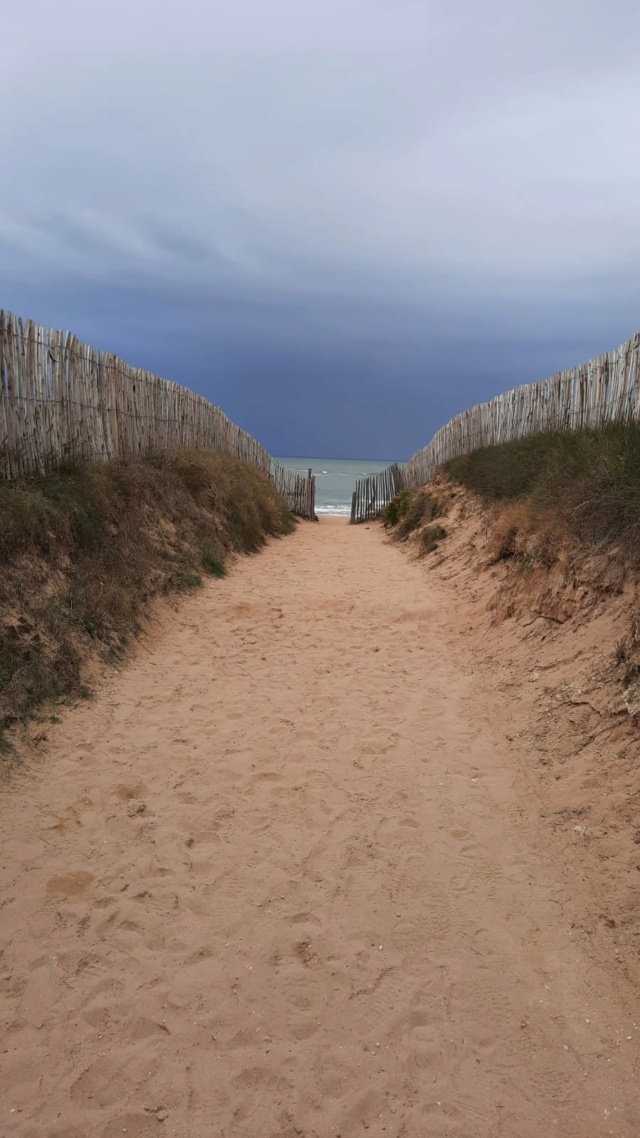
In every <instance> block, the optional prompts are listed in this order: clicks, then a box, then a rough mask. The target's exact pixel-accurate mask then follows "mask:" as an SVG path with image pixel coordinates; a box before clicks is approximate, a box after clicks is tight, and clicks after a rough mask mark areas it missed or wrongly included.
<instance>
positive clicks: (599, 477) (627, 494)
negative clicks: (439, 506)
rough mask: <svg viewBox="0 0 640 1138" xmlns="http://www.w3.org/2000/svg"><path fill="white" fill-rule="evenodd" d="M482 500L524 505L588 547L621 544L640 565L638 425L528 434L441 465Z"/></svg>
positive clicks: (627, 553)
mask: <svg viewBox="0 0 640 1138" xmlns="http://www.w3.org/2000/svg"><path fill="white" fill-rule="evenodd" d="M444 470H445V473H446V474H447V475H448V476H449V478H450V479H451V480H452V481H454V482H458V483H460V484H462V485H463V486H466V487H467V489H469V490H473V491H475V492H476V493H477V494H479V495H480V496H481V497H482V498H483V499H484V500H485V501H486V502H501V503H505V504H506V503H516V502H519V503H521V504H526V507H527V509H528V511H529V514H530V516H531V518H532V519H534V520H535V518H536V517H538V518H541V517H542V516H543V515H544V517H545V518H546V520H547V522H548V521H549V519H550V518H556V519H557V522H558V525H559V526H561V527H562V528H563V529H564V530H565V531H566V532H568V533H570V534H572V535H573V537H574V538H576V539H578V540H579V541H580V542H583V543H584V544H585V545H588V546H596V547H611V546H614V545H615V546H617V547H619V548H620V549H621V550H622V551H623V552H624V554H625V556H626V557H627V558H628V559H631V560H632V561H633V562H634V563H635V564H636V565H638V564H640V424H637V423H614V424H611V425H610V426H607V427H605V428H602V429H600V430H582V431H575V432H566V433H561V432H552V433H548V434H538V435H532V436H530V437H529V438H525V439H519V440H517V441H516V442H511V443H504V444H502V445H501V446H493V447H483V448H482V449H480V450H476V451H474V452H473V453H472V454H469V455H464V456H462V457H460V458H455V459H452V460H451V461H450V462H448V463H446V464H445V467H444Z"/></svg>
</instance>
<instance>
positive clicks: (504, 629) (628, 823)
mask: <svg viewBox="0 0 640 1138" xmlns="http://www.w3.org/2000/svg"><path fill="white" fill-rule="evenodd" d="M430 492H431V494H432V495H433V497H434V499H435V500H437V503H438V505H437V508H436V509H435V512H436V513H437V515H438V522H439V524H440V526H441V528H442V536H441V537H440V540H439V542H438V546H437V549H436V550H435V552H431V553H429V555H424V542H421V540H420V534H421V532H422V531H424V530H425V528H428V527H429V526H430V525H431V521H430V519H429V518H427V520H426V521H425V522H424V523H423V524H422V525H421V527H420V528H419V529H418V531H417V533H416V534H415V535H414V536H413V537H412V538H410V539H409V541H408V542H407V545H406V547H405V548H406V549H407V550H408V551H409V552H410V555H415V553H416V552H419V553H420V555H421V564H422V565H424V567H425V572H426V573H428V575H429V578H430V579H431V580H433V581H437V582H438V583H439V584H441V585H443V586H444V587H445V589H446V594H445V595H446V596H448V597H450V598H451V600H452V603H454V604H455V606H456V608H457V610H458V614H459V616H460V617H461V619H462V625H461V634H460V642H459V649H460V653H461V655H462V656H464V657H467V658H468V659H469V661H470V662H473V664H474V666H476V667H480V668H481V669H482V671H483V673H484V674H485V675H486V676H487V678H488V680H489V682H490V684H491V687H492V688H493V690H494V691H495V692H496V693H498V696H499V700H500V703H501V706H502V708H503V712H504V716H505V720H506V721H507V723H508V728H507V729H506V730H505V732H504V740H505V744H506V745H507V746H511V747H519V746H522V745H523V744H525V745H526V747H527V748H528V751H529V754H530V756H531V764H530V768H529V769H528V770H527V771H526V777H527V779H528V780H529V783H530V787H531V789H532V790H533V791H534V792H535V795H536V797H537V799H539V803H540V825H541V826H542V827H544V828H547V827H548V828H549V830H550V831H551V832H553V834H555V838H556V839H557V842H558V843H559V848H561V849H562V850H564V851H565V852H566V859H567V865H568V867H570V868H571V872H572V873H574V874H576V875H578V876H580V877H581V878H582V879H584V880H585V881H586V882H588V884H589V885H590V886H591V887H592V890H593V900H592V902H591V903H589V904H586V905H585V903H584V896H582V897H581V899H580V900H579V901H578V902H576V904H575V911H574V916H573V923H574V927H575V928H576V930H577V932H578V934H579V935H580V936H581V937H583V938H584V939H585V940H590V939H594V938H595V939H598V938H602V934H603V932H604V934H605V935H604V941H603V950H604V951H605V952H610V953H611V955H612V956H613V957H614V958H615V960H616V962H617V964H618V966H619V969H620V971H621V972H623V973H625V974H626V975H627V976H628V977H629V979H631V980H632V981H633V982H634V984H636V985H637V984H640V905H639V903H638V902H639V901H640V719H639V715H640V646H639V642H638V636H639V629H640V610H639V584H640V582H639V577H638V572H637V569H636V568H635V567H634V566H631V565H630V564H629V562H628V560H627V559H626V557H625V555H624V553H623V551H622V550H621V549H619V548H616V547H610V548H609V549H607V550H603V549H602V548H601V549H600V550H599V551H598V552H590V551H589V550H588V549H586V548H585V546H584V545H582V544H581V543H579V542H578V541H577V540H575V539H573V538H572V536H571V535H570V534H568V533H566V532H560V533H559V532H558V531H557V529H556V530H554V528H553V524H552V520H551V519H549V524H548V527H547V528H546V529H545V528H544V527H542V528H539V529H537V530H536V528H535V526H534V525H532V521H531V518H530V516H528V514H527V510H526V507H525V506H523V505H520V504H518V503H511V504H509V505H506V506H505V505H494V506H487V507H485V506H483V505H482V504H481V502H480V500H479V498H478V497H477V496H476V495H474V494H473V493H470V492H468V491H466V490H465V489H463V488H461V487H459V486H455V485H453V484H452V483H451V482H449V481H448V480H447V479H446V478H443V477H440V478H438V479H436V480H434V482H433V484H432V485H431V487H430ZM432 512H434V510H433V507H430V510H429V513H432ZM577 892H578V894H580V890H577Z"/></svg>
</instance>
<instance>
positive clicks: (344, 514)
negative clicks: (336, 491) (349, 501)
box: [316, 502, 351, 518]
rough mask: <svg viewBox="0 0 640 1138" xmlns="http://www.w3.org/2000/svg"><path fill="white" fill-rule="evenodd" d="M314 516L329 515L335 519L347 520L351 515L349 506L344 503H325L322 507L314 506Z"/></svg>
mask: <svg viewBox="0 0 640 1138" xmlns="http://www.w3.org/2000/svg"><path fill="white" fill-rule="evenodd" d="M316 514H330V515H331V516H332V517H335V518H348V517H350V515H351V506H350V505H349V506H347V505H345V503H344V502H325V503H324V504H323V505H322V506H316Z"/></svg>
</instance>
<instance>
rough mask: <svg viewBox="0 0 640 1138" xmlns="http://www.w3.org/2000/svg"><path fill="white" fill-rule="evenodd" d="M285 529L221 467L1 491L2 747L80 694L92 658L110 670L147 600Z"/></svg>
mask: <svg viewBox="0 0 640 1138" xmlns="http://www.w3.org/2000/svg"><path fill="white" fill-rule="evenodd" d="M294 526H295V522H294V519H293V516H292V515H291V514H290V513H289V511H288V510H287V508H286V507H285V506H284V503H283V502H282V499H281V498H279V497H278V495H277V494H276V493H275V491H274V490H273V488H272V486H271V485H270V483H269V482H268V481H267V479H266V478H265V477H264V476H263V475H262V474H260V473H259V472H258V471H257V470H255V469H254V468H252V467H249V466H246V465H245V464H244V463H242V462H240V461H239V460H238V459H236V458H234V457H231V456H228V455H219V454H211V453H207V452H197V451H193V452H182V453H179V454H175V455H163V456H158V457H153V458H148V459H145V460H142V461H137V462H134V461H131V462H111V463H105V464H99V465H79V464H70V465H67V466H63V467H60V468H59V469H57V470H55V471H53V472H52V473H49V474H47V475H43V476H38V477H34V478H31V479H29V480H28V481H25V482H23V483H19V484H16V483H8V482H0V564H1V566H2V575H1V578H0V614H1V616H0V744H1V743H2V741H3V740H4V741H5V745H6V737H5V732H6V730H7V728H9V727H11V726H12V725H13V724H15V723H17V722H23V721H24V720H25V719H26V718H27V717H28V716H29V715H31V714H32V713H33V712H34V710H35V709H37V708H39V707H41V706H42V705H43V704H44V703H46V702H47V701H50V700H52V699H54V700H55V699H59V698H61V697H69V696H74V695H78V694H81V693H82V692H83V690H84V688H83V673H84V670H85V668H84V665H85V663H86V661H87V659H88V658H89V657H90V656H91V654H92V653H95V652H96V651H97V652H99V653H100V654H101V655H102V657H103V658H105V659H107V660H109V661H112V662H113V661H115V660H117V659H118V658H119V657H120V655H121V654H122V652H123V651H124V650H125V648H126V646H127V644H128V643H129V642H130V640H131V638H132V637H133V636H134V635H135V634H136V633H137V632H138V631H139V629H140V621H141V618H142V617H143V615H144V613H145V609H146V608H147V606H148V603H149V601H150V600H151V598H153V597H154V596H157V595H158V594H162V593H170V592H184V591H186V590H190V589H194V588H196V587H197V586H198V585H200V584H201V583H202V578H203V575H207V574H209V575H213V576H222V575H224V572H225V561H226V558H227V556H228V554H229V553H230V552H232V551H236V550H237V551H239V552H242V553H252V552H254V551H255V550H257V549H259V548H260V546H261V545H263V544H264V542H265V540H266V538H267V535H275V536H278V535H281V534H286V533H289V532H291V530H292V529H293V528H294Z"/></svg>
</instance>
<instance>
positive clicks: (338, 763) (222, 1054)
mask: <svg viewBox="0 0 640 1138" xmlns="http://www.w3.org/2000/svg"><path fill="white" fill-rule="evenodd" d="M440 588H441V587H440V586H439V585H438V584H437V583H434V581H433V578H432V576H430V575H429V573H428V571H427V569H426V568H425V564H424V563H422V562H417V561H414V560H412V559H411V558H410V557H408V556H407V555H406V554H405V553H404V552H403V551H401V550H400V549H399V548H398V547H396V546H394V545H392V544H390V543H389V542H388V541H387V540H386V537H385V535H384V531H382V530H381V528H380V527H378V526H376V525H372V526H366V527H365V526H360V527H349V526H348V525H347V524H346V523H345V522H344V521H343V520H342V519H340V520H338V519H323V520H322V521H321V522H320V523H319V524H318V525H310V524H302V525H300V526H299V527H298V530H297V532H296V534H295V535H293V536H292V537H291V538H287V539H285V540H281V541H273V542H272V543H271V544H270V545H269V546H268V548H267V549H266V550H265V551H264V552H263V553H261V554H260V555H258V556H254V557H250V558H242V559H239V560H238V561H237V562H236V564H235V565H234V567H233V569H232V571H231V573H230V575H229V577H228V578H226V579H225V580H222V581H211V582H210V583H207V585H206V586H205V588H204V589H203V590H202V591H200V592H198V593H197V594H195V595H193V596H192V597H189V598H186V599H184V600H182V601H180V603H179V605H178V606H177V608H176V609H175V610H171V609H169V608H167V609H166V610H163V611H162V613H161V614H160V616H159V618H158V621H157V622H154V624H153V627H152V630H151V632H150V633H148V634H145V636H144V637H143V639H142V641H141V642H140V644H139V645H138V646H137V647H136V650H135V653H134V655H133V658H132V659H131V660H130V661H129V662H128V663H127V664H126V665H125V666H123V667H122V669H121V670H120V671H119V672H118V673H111V674H110V675H109V676H108V677H107V678H105V680H104V681H103V683H102V684H101V687H100V691H99V694H98V696H97V698H96V699H95V700H93V701H92V702H89V703H84V704H82V705H81V706H79V707H78V708H76V709H70V710H69V711H68V712H65V713H64V716H63V720H62V722H61V723H60V724H58V725H53V726H52V727H51V729H50V731H49V739H48V742H47V743H46V745H45V748H44V750H43V753H42V754H41V755H40V757H39V758H38V759H37V760H34V761H33V762H32V763H30V768H29V769H28V770H26V771H25V772H23V773H22V774H18V776H16V777H15V778H14V779H13V780H12V782H11V784H10V785H9V786H8V787H6V788H4V789H3V791H2V793H1V794H0V833H1V836H2V856H1V857H0V873H1V875H2V906H3V907H2V909H1V910H0V946H1V948H2V956H1V958H0V999H1V1001H2V1004H1V1008H2V1028H1V1032H0V1135H2V1136H3V1138H4V1136H9V1135H10V1136H11V1138H13V1136H14V1135H20V1136H25V1138H26V1136H28V1138H31V1136H33V1138H36V1136H37V1138H88V1136H93V1135H97V1136H100V1138H116V1136H118V1138H119V1136H120V1135H122V1134H124V1133H126V1134H127V1135H128V1136H129V1138H143V1136H144V1138H147V1136H152V1135H153V1136H161V1135H166V1136H169V1135H172V1136H179V1138H211V1136H215V1135H223V1136H225V1138H245V1136H246V1138H320V1136H322V1138H338V1136H341V1138H365V1136H366V1138H374V1136H375V1138H383V1136H384V1138H445V1136H450V1138H501V1136H502V1138H540V1135H553V1134H557V1135H558V1136H559V1138H600V1136H601V1135H602V1136H604V1135H608V1134H614V1135H617V1136H619V1138H637V1135H638V1134H640V1095H638V1081H637V1059H638V1046H637V1032H636V1028H635V1024H636V1022H637V1019H636V1016H637V1010H638V1008H637V1001H636V1002H635V1003H634V1001H633V999H632V998H630V997H629V996H628V994H627V995H625V991H624V989H623V988H622V987H620V985H619V983H618V981H617V979H616V976H615V971H614V969H613V967H611V968H609V967H607V966H606V965H605V964H604V963H603V962H602V961H600V960H599V959H598V958H597V957H596V956H593V955H590V954H589V952H588V951H586V950H585V948H584V944H583V943H582V942H577V941H576V939H575V936H574V930H573V929H572V928H571V924H570V921H569V920H568V919H567V917H566V914H565V900H566V897H567V891H568V889H576V890H580V889H586V888H588V884H585V883H583V882H582V881H581V880H580V879H579V878H578V877H576V879H575V881H574V882H573V883H569V884H568V883H567V878H566V873H565V867H564V865H563V863H562V859H561V858H559V857H558V855H557V852H556V849H555V847H554V846H553V845H552V844H550V843H549V842H548V841H547V839H546V836H545V833H544V832H541V831H540V829H539V824H538V813H537V809H536V808H535V803H534V802H533V799H532V798H531V796H532V795H533V793H534V792H533V791H532V790H531V789H530V790H529V791H527V786H529V785H530V784H529V783H528V782H527V779H526V777H524V776H523V774H522V769H521V768H522V764H523V763H526V760H527V756H526V754H523V753H522V754H521V753H519V751H518V747H517V746H514V745H508V744H507V743H506V734H507V733H508V732H509V722H508V721H505V713H504V712H503V710H502V709H501V706H500V703H499V701H498V699H497V697H495V696H494V694H493V693H492V691H491V689H490V685H489V684H488V683H487V680H486V677H485V676H484V675H483V672H482V669H478V668H477V667H474V664H473V659H472V658H471V656H470V655H469V653H468V652H466V651H465V647H464V636H463V633H464V627H463V625H462V624H461V621H462V619H463V618H462V617H460V616H459V615H457V613H456V610H455V607H454V606H452V605H451V603H446V597H444V596H443V595H442V593H441V592H439V589H440ZM527 794H528V795H529V798H527Z"/></svg>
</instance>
